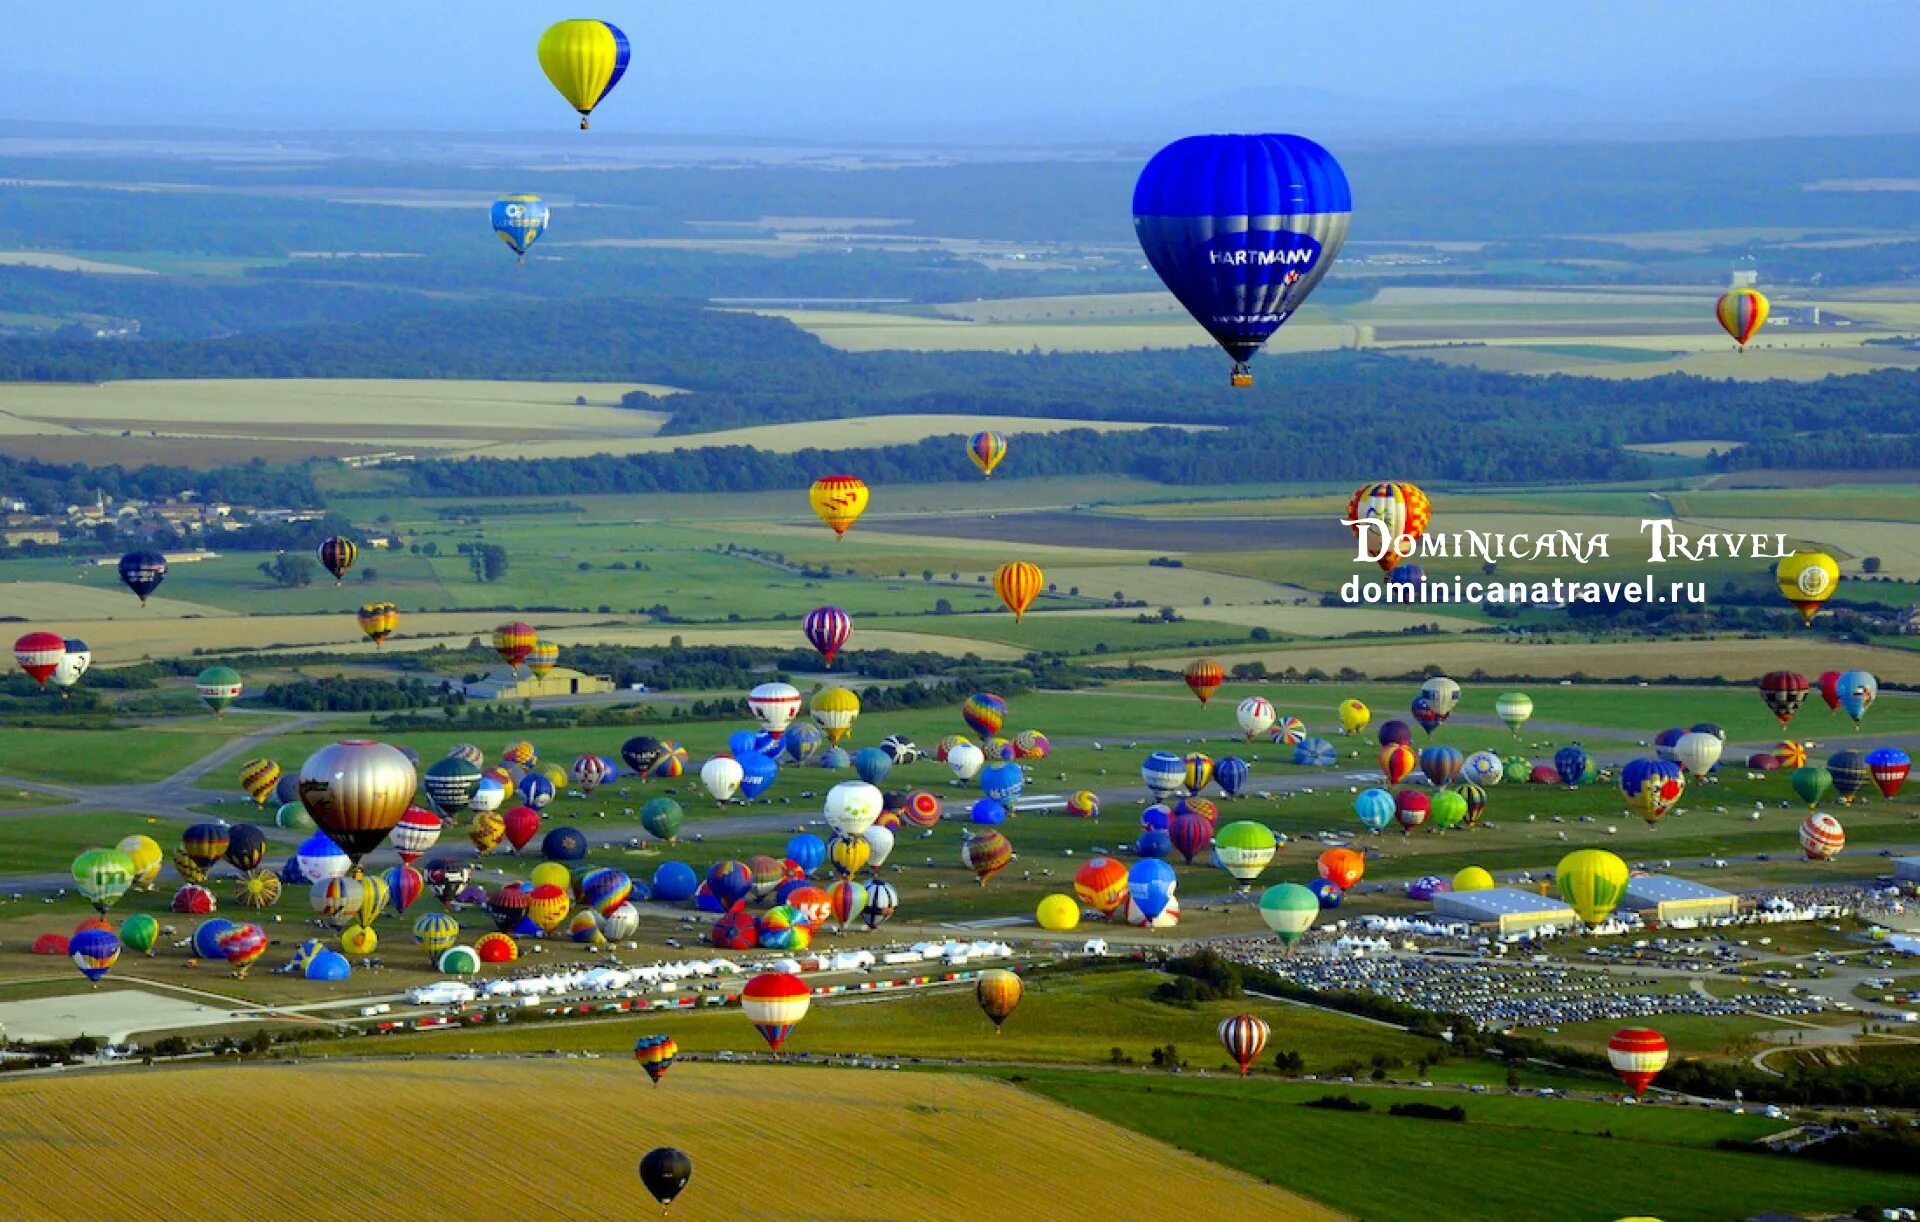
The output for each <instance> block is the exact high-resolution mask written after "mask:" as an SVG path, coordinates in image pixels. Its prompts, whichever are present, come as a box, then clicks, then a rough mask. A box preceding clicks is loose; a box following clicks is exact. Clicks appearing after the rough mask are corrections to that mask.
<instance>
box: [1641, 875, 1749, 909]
mask: <svg viewBox="0 0 1920 1222" xmlns="http://www.w3.org/2000/svg"><path fill="white" fill-rule="evenodd" d="M1621 907H1623V908H1630V909H1632V910H1633V911H1635V912H1637V913H1639V914H1640V915H1641V917H1642V918H1643V919H1651V920H1655V921H1680V920H1694V921H1704V920H1709V919H1711V918H1713V917H1723V916H1733V915H1734V914H1736V913H1738V912H1739V911H1740V897H1739V896H1737V895H1734V894H1733V893H1732V892H1730V891H1720V890H1717V889H1716V888H1713V887H1709V886H1706V885H1705V884H1703V883H1696V882H1692V881H1690V880H1688V879H1684V878H1675V877H1674V876H1673V875H1671V874H1643V875H1641V876H1640V877H1638V878H1633V879H1629V880H1628V881H1627V894H1626V898H1625V899H1623V900H1621Z"/></svg>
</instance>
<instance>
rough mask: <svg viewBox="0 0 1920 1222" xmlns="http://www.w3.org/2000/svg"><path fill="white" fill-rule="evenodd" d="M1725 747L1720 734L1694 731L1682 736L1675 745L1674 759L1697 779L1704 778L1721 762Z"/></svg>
mask: <svg viewBox="0 0 1920 1222" xmlns="http://www.w3.org/2000/svg"><path fill="white" fill-rule="evenodd" d="M1725 746H1726V744H1725V743H1722V742H1721V741H1720V736H1719V735H1718V734H1708V733H1706V732H1705V731H1703V730H1693V731H1690V732H1688V733H1686V734H1682V735H1681V736H1680V741H1679V742H1677V743H1675V744H1673V758H1674V759H1676V760H1678V761H1679V762H1680V766H1681V767H1683V768H1685V769H1686V770H1687V771H1688V772H1691V773H1692V774H1693V775H1694V776H1695V777H1696V778H1703V777H1705V776H1706V775H1707V774H1708V773H1709V772H1712V771H1713V766H1714V765H1715V764H1717V763H1719V762H1720V752H1721V750H1722V749H1723V748H1724V747H1725Z"/></svg>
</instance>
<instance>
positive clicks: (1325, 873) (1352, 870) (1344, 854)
mask: <svg viewBox="0 0 1920 1222" xmlns="http://www.w3.org/2000/svg"><path fill="white" fill-rule="evenodd" d="M1319 865H1320V877H1321V878H1324V879H1326V880H1327V881H1328V882H1330V883H1332V884H1333V885H1334V886H1336V887H1338V888H1340V889H1341V890H1342V891H1345V890H1347V889H1348V888H1350V887H1352V886H1353V884H1355V883H1357V882H1359V881H1360V878H1361V876H1362V875H1364V874H1365V873H1366V872H1367V859H1366V858H1365V857H1362V856H1361V855H1360V854H1358V853H1356V852H1354V851H1353V850H1352V849H1328V850H1327V851H1326V852H1324V853H1322V854H1320V862H1319Z"/></svg>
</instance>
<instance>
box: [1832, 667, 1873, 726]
mask: <svg viewBox="0 0 1920 1222" xmlns="http://www.w3.org/2000/svg"><path fill="white" fill-rule="evenodd" d="M1837 688H1838V691H1839V694H1840V711H1841V712H1842V713H1845V714H1846V715H1847V716H1849V717H1851V718H1853V728H1854V729H1856V730H1857V729H1859V728H1860V719H1861V718H1863V717H1865V716H1866V715H1867V710H1868V709H1870V708H1872V707H1873V702H1874V698H1875V697H1877V696H1879V694H1880V681H1879V680H1878V679H1876V678H1874V677H1873V676H1872V675H1871V674H1869V673H1868V672H1866V671H1864V670H1850V671H1847V672H1845V673H1844V674H1842V675H1841V676H1840V679H1839V681H1838V684H1837Z"/></svg>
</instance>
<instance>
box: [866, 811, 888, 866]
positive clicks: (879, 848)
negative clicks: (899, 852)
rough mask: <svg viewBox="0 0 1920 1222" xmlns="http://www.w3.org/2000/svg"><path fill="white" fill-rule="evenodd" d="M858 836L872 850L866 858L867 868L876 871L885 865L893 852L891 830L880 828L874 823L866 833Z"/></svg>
mask: <svg viewBox="0 0 1920 1222" xmlns="http://www.w3.org/2000/svg"><path fill="white" fill-rule="evenodd" d="M860 835H861V836H862V837H863V838H864V839H865V840H866V842H867V847H868V848H870V849H872V850H873V852H872V853H871V855H869V856H868V858H867V868H868V869H871V870H878V869H879V868H880V867H881V866H884V865H886V864H887V857H888V855H889V854H891V853H892V852H893V831H892V829H891V828H885V827H882V826H880V825H879V824H878V823H876V824H874V825H873V826H872V827H870V828H868V829H867V830H866V831H864V832H861V833H860Z"/></svg>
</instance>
